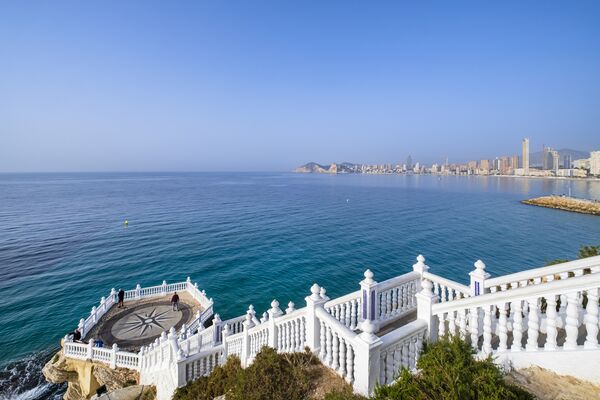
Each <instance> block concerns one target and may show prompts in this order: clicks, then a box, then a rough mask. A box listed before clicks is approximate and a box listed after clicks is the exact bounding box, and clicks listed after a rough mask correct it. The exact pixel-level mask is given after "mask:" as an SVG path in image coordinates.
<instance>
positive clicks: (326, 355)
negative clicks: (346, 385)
mask: <svg viewBox="0 0 600 400" xmlns="http://www.w3.org/2000/svg"><path fill="white" fill-rule="evenodd" d="M316 315H317V317H318V318H319V322H320V330H321V339H320V344H319V348H320V351H319V358H320V359H321V361H322V362H323V363H324V364H325V365H326V366H328V367H329V368H331V369H333V370H334V371H335V372H337V373H338V374H339V375H340V376H342V377H343V378H344V379H346V381H348V382H354V378H355V377H354V374H355V371H356V365H355V364H354V362H355V354H356V349H355V344H354V341H355V340H357V339H356V338H357V336H358V335H357V334H356V333H354V332H353V331H351V330H350V329H349V328H348V327H346V326H345V325H343V324H342V323H341V322H339V321H338V320H337V319H335V318H334V317H333V316H332V315H331V314H329V313H328V312H327V311H325V310H324V309H322V308H317V309H316Z"/></svg>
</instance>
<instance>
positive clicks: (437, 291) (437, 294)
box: [433, 282, 444, 301]
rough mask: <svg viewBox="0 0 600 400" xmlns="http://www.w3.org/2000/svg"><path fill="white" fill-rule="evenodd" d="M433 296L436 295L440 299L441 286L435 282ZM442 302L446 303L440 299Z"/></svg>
mask: <svg viewBox="0 0 600 400" xmlns="http://www.w3.org/2000/svg"><path fill="white" fill-rule="evenodd" d="M433 294H435V295H436V296H437V297H438V298H440V284H439V283H437V282H433ZM440 301H444V300H442V299H441V298H440Z"/></svg>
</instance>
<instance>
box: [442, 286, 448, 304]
mask: <svg viewBox="0 0 600 400" xmlns="http://www.w3.org/2000/svg"><path fill="white" fill-rule="evenodd" d="M440 296H441V298H442V303H445V302H446V301H447V300H448V298H447V297H446V286H444V285H440Z"/></svg>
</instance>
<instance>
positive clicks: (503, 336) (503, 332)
mask: <svg viewBox="0 0 600 400" xmlns="http://www.w3.org/2000/svg"><path fill="white" fill-rule="evenodd" d="M497 306H498V312H499V313H500V318H499V320H498V338H499V340H500V343H499V344H498V351H499V352H504V351H506V350H507V349H508V346H507V342H508V327H507V323H508V318H507V310H506V303H498V305H497Z"/></svg>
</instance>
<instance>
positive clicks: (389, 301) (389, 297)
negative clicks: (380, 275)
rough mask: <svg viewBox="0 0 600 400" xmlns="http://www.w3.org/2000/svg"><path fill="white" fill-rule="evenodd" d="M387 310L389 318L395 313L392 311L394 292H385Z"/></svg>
mask: <svg viewBox="0 0 600 400" xmlns="http://www.w3.org/2000/svg"><path fill="white" fill-rule="evenodd" d="M385 309H386V312H387V316H391V315H392V314H393V312H394V310H393V309H392V291H391V290H388V291H387V292H385Z"/></svg>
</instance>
